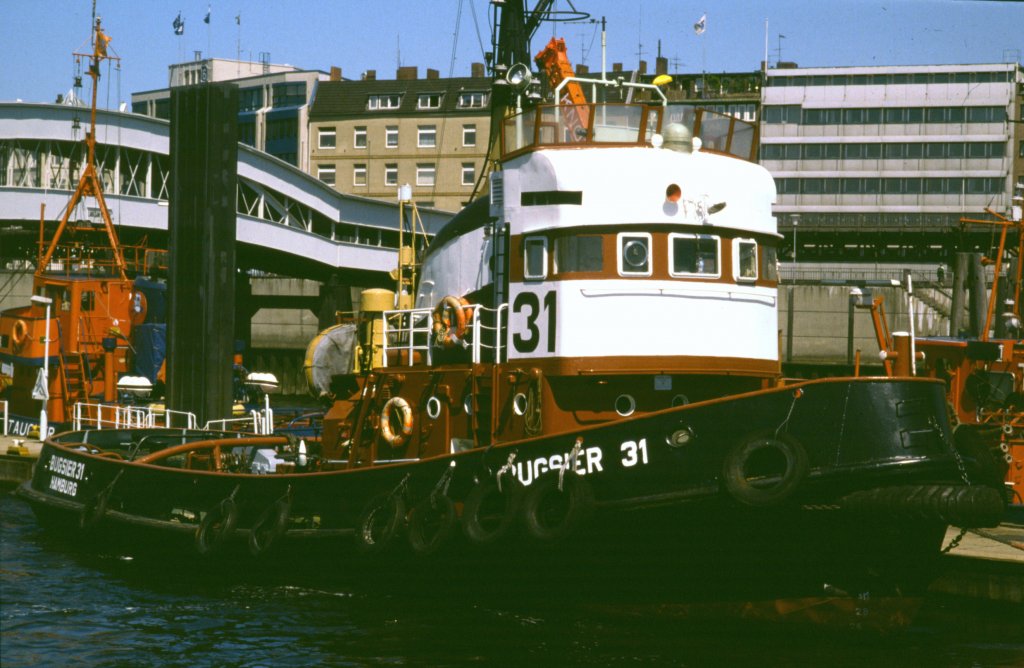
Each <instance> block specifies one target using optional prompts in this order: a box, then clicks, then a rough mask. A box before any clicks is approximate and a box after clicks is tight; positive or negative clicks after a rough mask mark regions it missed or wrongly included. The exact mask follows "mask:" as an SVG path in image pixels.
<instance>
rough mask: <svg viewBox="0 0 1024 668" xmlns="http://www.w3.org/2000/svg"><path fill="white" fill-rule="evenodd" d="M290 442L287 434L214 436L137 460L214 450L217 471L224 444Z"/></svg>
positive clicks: (233, 445)
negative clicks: (236, 436) (245, 436)
mask: <svg viewBox="0 0 1024 668" xmlns="http://www.w3.org/2000/svg"><path fill="white" fill-rule="evenodd" d="M287 442H288V438H287V437H285V436H252V437H249V438H231V437H224V438H213V439H210V440H208V441H194V442H192V443H182V444H181V445H175V446H173V447H170V448H164V449H163V450H157V451H156V452H151V453H149V454H148V455H146V456H145V457H140V458H138V459H136V460H135V463H136V464H153V463H155V462H159V461H160V460H162V459H167V458H168V457H173V456H175V455H180V454H182V453H189V452H196V451H198V450H212V454H213V460H214V463H213V466H214V470H215V471H219V470H220V449H221V447H222V446H224V445H230V446H231V447H232V448H238V447H245V446H255V445H284V444H285V443H287Z"/></svg>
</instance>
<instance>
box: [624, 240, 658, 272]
mask: <svg viewBox="0 0 1024 668" xmlns="http://www.w3.org/2000/svg"><path fill="white" fill-rule="evenodd" d="M618 269H619V275H620V276H650V275H651V235H650V234H639V233H633V234H620V235H619V266H618Z"/></svg>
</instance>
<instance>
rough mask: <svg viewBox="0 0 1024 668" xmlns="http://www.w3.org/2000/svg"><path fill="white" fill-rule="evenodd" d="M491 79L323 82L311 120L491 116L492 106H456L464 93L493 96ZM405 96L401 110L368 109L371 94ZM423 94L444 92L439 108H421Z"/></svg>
mask: <svg viewBox="0 0 1024 668" xmlns="http://www.w3.org/2000/svg"><path fill="white" fill-rule="evenodd" d="M490 89H491V82H490V79H486V78H481V77H456V78H451V79H371V80H361V81H321V82H320V84H319V86H318V87H317V91H316V98H315V99H314V100H313V104H312V105H311V107H310V111H309V117H310V120H318V119H328V118H329V119H336V118H339V117H346V116H352V117H360V118H370V117H372V116H374V115H377V114H379V115H380V116H381V117H387V116H405V115H409V116H414V115H415V116H424V115H432V114H436V115H438V116H442V115H444V116H451V115H458V114H473V115H480V114H482V113H487V110H488V109H489V108H490V104H489V101H488V104H486V105H485V106H484V107H482V108H481V107H472V108H468V109H460V108H457V107H456V102H457V101H458V97H459V96H458V94H459V93H461V92H472V93H489V92H490ZM396 93H397V94H401V95H402V103H401V106H400V107H399V108H397V109H381V110H374V111H370V110H368V109H367V108H366V103H367V99H368V98H369V96H370V95H389V94H396ZM420 93H444V94H445V95H444V97H443V98H442V99H441V106H440V108H438V109H417V108H416V100H417V97H418V96H419V94H420Z"/></svg>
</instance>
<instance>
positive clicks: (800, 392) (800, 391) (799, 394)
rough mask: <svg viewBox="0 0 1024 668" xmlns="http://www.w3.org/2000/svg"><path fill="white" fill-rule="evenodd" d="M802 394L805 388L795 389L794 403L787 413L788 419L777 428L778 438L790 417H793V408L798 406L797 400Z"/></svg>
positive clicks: (776, 435) (776, 434)
mask: <svg viewBox="0 0 1024 668" xmlns="http://www.w3.org/2000/svg"><path fill="white" fill-rule="evenodd" d="M802 396H804V391H803V390H801V389H799V388H797V389H796V390H794V391H793V403H791V404H790V405H789V412H788V413H786V419H785V420H783V421H782V423H781V424H780V425H779V428H778V429H776V430H775V437H776V438H778V436H779V434H781V433H782V430H783V429H785V427H786V425H788V424H789V418H791V417H793V409H794V408H796V400H797V399H799V398H800V397H802Z"/></svg>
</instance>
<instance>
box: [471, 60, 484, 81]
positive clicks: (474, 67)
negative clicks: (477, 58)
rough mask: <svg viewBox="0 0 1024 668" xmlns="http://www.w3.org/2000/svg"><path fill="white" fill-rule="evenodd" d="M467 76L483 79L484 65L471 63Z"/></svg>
mask: <svg viewBox="0 0 1024 668" xmlns="http://www.w3.org/2000/svg"><path fill="white" fill-rule="evenodd" d="M469 76H471V77H473V78H474V79H483V78H484V64H483V63H471V64H470V66H469Z"/></svg>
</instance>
